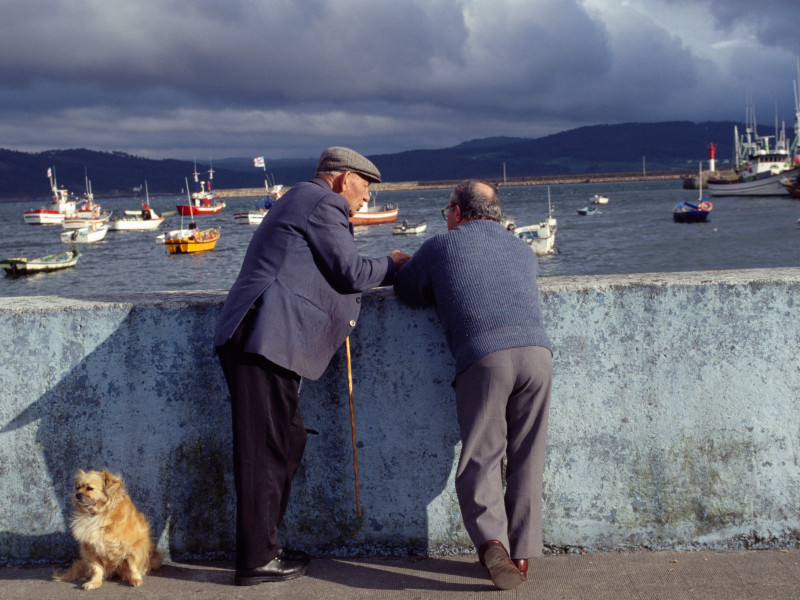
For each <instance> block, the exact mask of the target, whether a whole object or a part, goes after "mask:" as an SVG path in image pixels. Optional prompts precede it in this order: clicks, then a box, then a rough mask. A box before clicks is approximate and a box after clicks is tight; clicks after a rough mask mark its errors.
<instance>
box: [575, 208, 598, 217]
mask: <svg viewBox="0 0 800 600" xmlns="http://www.w3.org/2000/svg"><path fill="white" fill-rule="evenodd" d="M598 212H600V211H599V210H598V209H597V207H596V206H584V207H583V208H579V209H578V214H579V215H584V216H591V215H596V214H597V213H598Z"/></svg>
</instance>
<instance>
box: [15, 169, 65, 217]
mask: <svg viewBox="0 0 800 600" xmlns="http://www.w3.org/2000/svg"><path fill="white" fill-rule="evenodd" d="M47 177H48V179H49V180H50V191H51V192H52V193H53V202H52V203H51V204H50V206H42V207H40V208H35V209H31V210H26V211H25V212H24V213H23V214H22V217H23V219H24V220H25V222H26V223H28V224H29V225H61V223H63V222H64V216H65V215H66V214H67V213H74V212H75V211H76V210H77V202H76V200H75V198H74V197H72V196H70V194H69V192H68V191H67V190H65V189H64V188H61V189H59V188H58V185H57V184H56V168H55V167H50V168H49V169H47Z"/></svg>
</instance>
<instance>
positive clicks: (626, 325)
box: [0, 269, 800, 562]
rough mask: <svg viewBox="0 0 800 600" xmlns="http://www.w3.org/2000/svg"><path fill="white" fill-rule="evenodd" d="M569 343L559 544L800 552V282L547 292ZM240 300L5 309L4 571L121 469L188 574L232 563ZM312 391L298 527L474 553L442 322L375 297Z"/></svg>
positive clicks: (51, 554)
mask: <svg viewBox="0 0 800 600" xmlns="http://www.w3.org/2000/svg"><path fill="white" fill-rule="evenodd" d="M540 287H541V296H542V303H543V309H544V313H545V317H546V321H547V327H548V331H549V333H550V335H551V337H552V339H553V342H554V344H555V348H556V351H555V356H554V366H555V384H554V391H553V402H552V408H551V415H550V429H549V438H548V450H547V463H546V471H545V492H544V495H545V498H544V501H545V504H544V511H545V513H544V539H545V544H546V545H547V547H548V548H549V549H550V550H552V551H577V550H617V549H684V548H701V547H702V548H722V549H727V548H743V547H745V548H774V547H782V546H793V547H796V546H797V545H798V538H799V537H800V533H799V532H800V508H798V498H800V466H799V464H798V454H800V410H799V409H800V406H799V405H800V359H798V357H799V356H800V320H799V319H798V317H797V313H798V308H797V304H796V300H795V299H796V298H800V269H773V270H754V271H724V272H697V273H679V274H641V275H628V276H603V277H570V278H546V279H542V280H540ZM224 298H225V292H207V293H206V292H194V293H192V292H188V293H187V292H182V293H161V294H142V295H134V296H126V297H113V296H97V297H91V298H87V297H81V298H67V297H36V298H7V299H4V300H3V301H2V303H0V304H1V305H0V343H1V344H2V347H3V348H4V352H3V356H4V359H3V367H2V369H1V370H0V384H1V385H0V390H2V398H0V561H2V562H29V561H41V560H61V559H66V558H69V557H71V556H73V555H74V554H75V552H76V546H75V543H74V542H73V541H72V539H71V537H70V535H69V529H68V523H69V514H70V496H71V487H72V474H73V473H74V471H75V470H77V469H78V468H83V469H92V468H103V467H108V468H109V469H110V470H112V471H114V472H117V473H121V474H122V475H123V477H124V479H125V480H126V482H127V486H128V489H129V492H130V494H131V496H132V497H133V498H134V500H135V502H136V503H137V505H138V506H139V507H140V509H141V510H142V511H143V512H144V513H145V514H146V515H147V516H148V517H149V518H150V520H151V522H152V524H153V530H154V535H155V537H156V538H157V539H158V541H159V545H160V547H161V548H162V550H164V551H165V552H167V553H168V554H169V555H171V557H172V558H174V559H182V558H210V557H223V556H231V555H232V553H233V547H234V528H233V520H234V498H233V477H232V474H231V458H230V415H229V402H228V398H227V389H226V387H225V384H224V380H223V377H222V373H221V370H220V368H219V365H218V363H217V361H216V359H215V358H214V357H213V355H212V349H211V347H210V339H211V333H212V331H213V328H214V324H215V321H216V317H217V314H218V312H219V307H220V305H221V303H222V302H223V300H224ZM351 347H352V364H353V377H354V403H355V412H356V430H357V446H358V468H359V480H360V498H361V507H362V515H361V516H360V517H359V516H357V514H356V504H355V486H354V478H353V464H352V458H353V453H352V447H351V437H350V436H351V434H350V425H349V411H348V390H347V379H346V362H345V354H344V349H342V350H341V351H340V352H338V353H337V355H336V356H335V357H334V359H333V360H332V362H331V364H330V366H329V368H328V370H327V372H326V374H325V375H324V376H323V378H321V379H320V380H319V381H313V382H312V381H304V382H303V384H302V387H301V412H302V415H303V418H304V420H305V424H306V427H307V428H308V429H309V430H310V434H309V440H308V445H307V448H306V454H305V458H304V462H303V465H302V466H301V468H300V471H299V473H298V476H297V478H296V483H295V488H294V492H293V497H292V502H291V505H290V507H289V513H288V514H287V517H286V521H285V524H284V531H283V533H282V537H283V539H284V540H285V541H286V542H287V543H291V544H292V545H293V546H298V547H304V548H307V549H309V550H311V551H313V552H315V553H317V554H328V555H347V554H388V553H395V554H406V553H412V554H425V553H429V554H442V553H449V552H468V551H471V550H472V548H471V544H470V542H469V539H468V537H467V535H466V533H465V531H464V528H463V525H462V523H461V518H460V514H459V510H458V502H457V500H456V497H455V492H454V489H453V476H454V469H455V464H456V458H457V456H458V452H459V436H458V430H457V426H456V419H455V409H454V398H453V393H452V389H451V387H450V381H451V379H452V376H453V360H452V358H451V357H450V355H449V352H448V350H447V347H446V344H445V340H444V336H443V334H442V332H441V330H440V328H439V325H438V322H437V319H436V317H435V314H434V313H433V311H432V310H412V309H409V308H408V307H405V306H403V305H401V304H400V303H399V302H398V301H397V300H396V298H395V297H394V295H393V293H392V292H391V290H390V289H380V290H374V291H372V292H369V293H367V294H365V297H364V302H363V310H362V315H361V319H360V322H359V325H358V327H357V328H356V332H355V333H354V335H353V336H352V338H351Z"/></svg>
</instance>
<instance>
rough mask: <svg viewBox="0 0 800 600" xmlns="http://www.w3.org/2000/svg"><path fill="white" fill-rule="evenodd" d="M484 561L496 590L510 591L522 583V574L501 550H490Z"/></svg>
mask: <svg viewBox="0 0 800 600" xmlns="http://www.w3.org/2000/svg"><path fill="white" fill-rule="evenodd" d="M483 559H484V561H485V562H486V568H487V569H488V570H489V577H491V578H492V583H494V585H495V587H496V588H499V589H501V590H510V589H513V588H515V587H517V586H518V585H519V584H520V583H522V573H520V572H519V571H518V570H517V567H516V566H514V563H512V562H511V561H509V559H508V557H507V556H506V554H505V552H503V550H502V549H501V548H490V549H489V550H487V551H486V554H485V555H484V557H483Z"/></svg>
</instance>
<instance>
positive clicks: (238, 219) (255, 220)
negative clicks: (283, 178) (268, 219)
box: [233, 156, 283, 225]
mask: <svg viewBox="0 0 800 600" xmlns="http://www.w3.org/2000/svg"><path fill="white" fill-rule="evenodd" d="M253 164H254V165H255V166H256V167H261V168H262V169H264V188H265V189H266V191H267V194H266V195H265V196H264V197H263V198H262V199H261V200H259V202H258V204H256V207H255V208H254V209H253V210H244V211H240V212H235V213H233V222H234V223H238V224H239V225H259V224H260V223H261V221H263V220H264V217H265V216H266V215H267V213H268V212H269V209H270V208H272V206H273V204H275V202H276V201H277V200H278V199H279V198H280V197H281V196H282V195H283V191H282V190H283V185H281V184H277V185H276V184H275V180H273V181H272V185H271V186H270V184H269V175H267V165H266V163H265V162H264V157H263V156H258V157H256V158H254V159H253Z"/></svg>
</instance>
